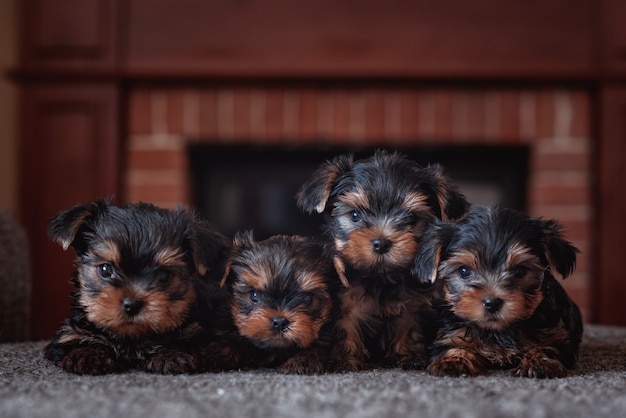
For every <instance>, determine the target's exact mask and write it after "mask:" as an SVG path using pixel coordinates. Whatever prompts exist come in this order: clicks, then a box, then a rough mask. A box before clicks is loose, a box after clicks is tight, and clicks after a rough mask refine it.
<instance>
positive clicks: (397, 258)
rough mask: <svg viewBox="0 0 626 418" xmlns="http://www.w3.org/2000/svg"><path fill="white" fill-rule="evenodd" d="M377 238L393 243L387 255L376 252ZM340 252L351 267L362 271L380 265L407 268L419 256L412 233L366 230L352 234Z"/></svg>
mask: <svg viewBox="0 0 626 418" xmlns="http://www.w3.org/2000/svg"><path fill="white" fill-rule="evenodd" d="M376 238H386V239H388V240H390V241H391V242H392V243H393V244H392V246H391V248H390V249H389V251H388V252H387V253H385V254H383V255H381V254H377V253H376V252H375V251H374V249H373V248H372V241H373V240H374V239H376ZM338 251H339V252H340V253H341V255H342V257H343V258H344V259H345V260H346V261H348V262H349V263H350V265H352V266H355V267H359V268H361V269H364V268H377V267H378V266H380V265H384V266H387V267H406V266H408V265H410V264H411V263H412V262H413V260H414V258H415V255H416V254H417V242H416V241H415V236H414V235H413V233H412V231H383V230H379V229H366V230H358V231H355V232H352V233H351V234H350V236H349V239H348V241H347V242H346V243H345V245H344V246H343V247H342V248H341V249H338Z"/></svg>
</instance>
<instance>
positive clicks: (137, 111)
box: [128, 89, 152, 135]
mask: <svg viewBox="0 0 626 418" xmlns="http://www.w3.org/2000/svg"><path fill="white" fill-rule="evenodd" d="M128 132H129V133H130V134H131V135H148V134H151V133H152V116H151V91H150V90H141V89H135V90H131V92H130V95H129V99H128Z"/></svg>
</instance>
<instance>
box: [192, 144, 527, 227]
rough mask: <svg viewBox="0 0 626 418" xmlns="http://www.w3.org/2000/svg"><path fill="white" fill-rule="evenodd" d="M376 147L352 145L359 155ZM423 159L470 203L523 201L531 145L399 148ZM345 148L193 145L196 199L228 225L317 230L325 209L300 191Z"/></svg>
mask: <svg viewBox="0 0 626 418" xmlns="http://www.w3.org/2000/svg"><path fill="white" fill-rule="evenodd" d="M374 150H375V148H366V147H364V148H359V149H357V150H356V151H355V149H354V148H351V152H353V154H354V156H355V158H356V159H358V158H366V157H368V156H369V155H371V154H372V152H373V151H374ZM398 150H399V151H400V152H402V153H404V154H406V155H407V156H408V157H409V158H411V159H413V160H414V161H416V162H418V163H419V164H421V165H428V164H431V163H440V164H442V165H443V166H444V167H445V168H446V171H447V172H448V174H449V175H450V177H451V178H452V180H453V182H454V183H455V184H457V185H458V186H459V187H460V189H461V191H462V192H463V193H464V194H465V195H466V196H467V197H468V199H469V200H470V201H471V202H472V203H481V204H490V205H495V204H501V205H506V206H508V207H512V208H515V209H519V210H525V209H526V183H527V178H528V160H529V149H528V147H527V146H467V147H465V146H454V147H441V146H440V147H436V146H435V147H411V148H405V149H402V148H400V149H398ZM343 152H348V150H347V148H346V149H343V148H341V147H336V146H333V147H332V148H330V147H328V148H322V147H288V146H256V147H255V146H250V145H247V146H222V145H208V144H194V145H190V146H189V157H190V168H191V178H192V187H193V189H192V203H193V206H195V207H196V208H197V209H198V210H199V211H200V212H201V214H202V215H203V216H205V217H206V218H207V219H209V220H210V221H211V222H212V223H213V224H214V225H216V226H217V227H218V228H219V229H220V230H221V231H222V232H223V233H225V234H228V235H232V234H234V233H235V232H236V231H238V230H243V229H253V230H254V232H255V236H256V237H257V238H258V239H264V238H267V237H268V236H270V235H274V234H299V235H307V236H316V237H319V236H320V235H321V234H322V228H321V222H322V217H321V216H309V215H306V214H304V213H301V212H300V210H299V209H298V208H297V206H296V203H295V198H294V196H295V194H296V192H297V191H298V189H299V188H300V186H301V185H302V184H303V183H304V182H305V181H306V180H307V179H308V178H309V177H310V176H311V174H312V173H313V171H314V170H315V169H316V168H317V167H318V166H319V165H320V164H321V163H322V162H323V161H325V160H328V159H331V158H333V157H334V156H336V155H338V154H341V153H343Z"/></svg>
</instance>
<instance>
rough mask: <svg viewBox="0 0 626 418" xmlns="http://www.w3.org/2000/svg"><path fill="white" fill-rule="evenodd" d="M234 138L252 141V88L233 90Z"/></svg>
mask: <svg viewBox="0 0 626 418" xmlns="http://www.w3.org/2000/svg"><path fill="white" fill-rule="evenodd" d="M232 123H233V127H232V130H233V138H234V139H235V140H236V141H250V89H248V88H236V89H234V90H233V120H232Z"/></svg>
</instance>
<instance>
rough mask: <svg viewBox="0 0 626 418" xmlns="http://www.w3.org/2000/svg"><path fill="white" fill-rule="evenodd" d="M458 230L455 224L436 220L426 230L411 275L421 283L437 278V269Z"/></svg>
mask: <svg viewBox="0 0 626 418" xmlns="http://www.w3.org/2000/svg"><path fill="white" fill-rule="evenodd" d="M455 231H456V227H455V226H454V225H453V224H449V223H445V222H441V221H435V222H434V223H432V224H430V225H428V226H427V227H426V229H425V230H424V232H423V234H422V236H421V238H420V242H419V245H420V246H419V249H418V251H417V254H416V255H415V260H414V262H413V266H412V267H411V275H412V276H413V277H414V278H415V279H417V281H418V283H420V284H432V283H434V282H435V280H436V279H437V270H438V268H439V263H440V261H441V257H442V255H444V253H445V251H446V249H447V247H448V245H449V243H450V240H451V238H452V234H453V233H454V232H455Z"/></svg>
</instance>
